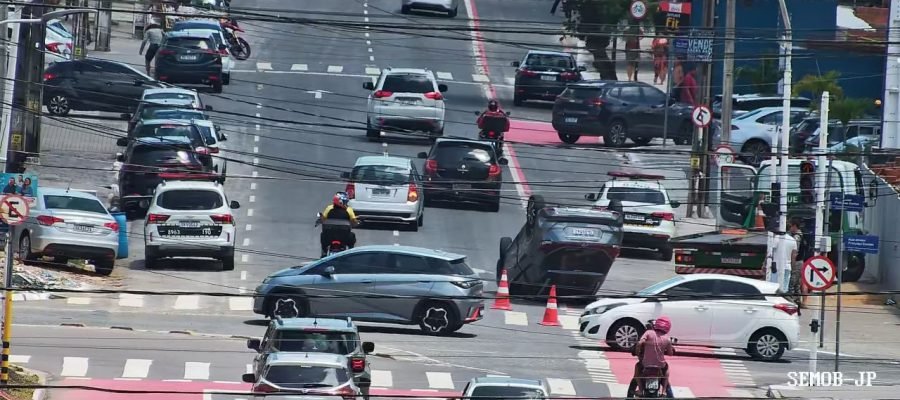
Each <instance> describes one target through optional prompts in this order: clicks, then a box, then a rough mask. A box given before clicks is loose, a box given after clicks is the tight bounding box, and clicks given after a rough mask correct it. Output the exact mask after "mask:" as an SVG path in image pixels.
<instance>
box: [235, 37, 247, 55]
mask: <svg viewBox="0 0 900 400" xmlns="http://www.w3.org/2000/svg"><path fill="white" fill-rule="evenodd" d="M237 40H238V44H239V45H241V54H240V55H239V56H235V58H237V59H238V60H241V61H244V60H246V59H248V58H250V43H247V41H246V40H244V38H238V39H237Z"/></svg>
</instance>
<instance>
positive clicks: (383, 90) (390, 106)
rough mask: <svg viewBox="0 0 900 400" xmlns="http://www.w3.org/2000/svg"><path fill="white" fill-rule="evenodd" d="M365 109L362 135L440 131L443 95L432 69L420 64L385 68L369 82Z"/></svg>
mask: <svg viewBox="0 0 900 400" xmlns="http://www.w3.org/2000/svg"><path fill="white" fill-rule="evenodd" d="M363 88H364V89H368V90H371V91H372V93H371V94H370V95H369V104H368V112H367V113H366V119H367V121H366V137H368V138H369V139H378V138H380V137H381V131H384V130H394V131H399V132H426V133H427V134H428V135H429V137H432V138H433V137H437V136H443V135H444V95H443V93H444V92H446V91H447V85H444V84H438V83H437V78H435V75H434V73H433V72H431V71H429V70H427V69H421V68H390V67H388V68H385V69H384V70H383V71H381V76H379V77H378V80H377V81H375V82H374V83H373V82H371V81H370V82H366V83H364V84H363Z"/></svg>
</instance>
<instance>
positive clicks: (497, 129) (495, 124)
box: [475, 111, 512, 155]
mask: <svg viewBox="0 0 900 400" xmlns="http://www.w3.org/2000/svg"><path fill="white" fill-rule="evenodd" d="M505 113H506V118H500V117H496V116H486V117H484V119H483V120H482V121H481V122H482V128H481V129H480V130H479V131H478V139H479V140H488V141H491V142H493V143H494V147H496V149H497V155H503V138H504V134H506V127H507V126H508V122H509V119H508V117H509V116H510V115H512V113H510V112H509V111H506V112H505ZM475 115H477V116H479V117H481V113H480V112H478V111H475Z"/></svg>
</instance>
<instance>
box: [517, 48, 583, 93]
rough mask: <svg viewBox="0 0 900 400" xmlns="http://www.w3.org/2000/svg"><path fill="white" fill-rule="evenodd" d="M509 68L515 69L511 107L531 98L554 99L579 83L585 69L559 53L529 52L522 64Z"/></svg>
mask: <svg viewBox="0 0 900 400" xmlns="http://www.w3.org/2000/svg"><path fill="white" fill-rule="evenodd" d="M511 65H512V66H513V67H516V68H517V69H516V77H515V82H514V84H513V104H514V105H517V106H521V105H522V104H524V103H525V102H526V101H528V100H530V99H534V100H553V99H555V98H556V96H558V95H559V94H560V93H562V91H563V90H565V88H566V85H569V84H572V83H575V82H578V81H580V80H582V77H581V72H582V71H584V70H585V68H584V67H583V66H578V64H576V63H575V57H574V56H572V55H571V54H569V53H561V52H558V51H539V50H529V51H528V53H527V54H525V57H524V58H523V59H522V61H521V62H520V61H514V62H513V63H512V64H511Z"/></svg>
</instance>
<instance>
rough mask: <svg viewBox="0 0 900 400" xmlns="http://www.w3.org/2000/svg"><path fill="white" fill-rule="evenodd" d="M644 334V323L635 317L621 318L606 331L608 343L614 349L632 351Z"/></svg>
mask: <svg viewBox="0 0 900 400" xmlns="http://www.w3.org/2000/svg"><path fill="white" fill-rule="evenodd" d="M643 334H644V327H643V325H641V324H639V323H638V322H637V321H635V320H633V319H620V320H618V321H616V323H614V324H613V325H612V326H611V327H610V328H609V331H607V332H606V344H608V345H609V347H612V348H613V349H614V350H626V351H631V349H632V348H634V346H635V345H636V344H637V342H638V340H640V338H641V335H643Z"/></svg>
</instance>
